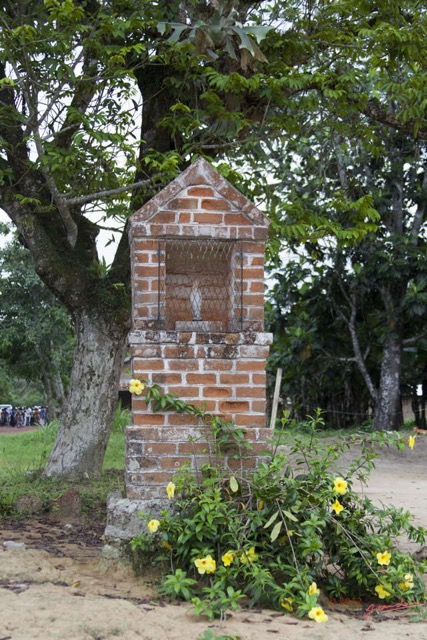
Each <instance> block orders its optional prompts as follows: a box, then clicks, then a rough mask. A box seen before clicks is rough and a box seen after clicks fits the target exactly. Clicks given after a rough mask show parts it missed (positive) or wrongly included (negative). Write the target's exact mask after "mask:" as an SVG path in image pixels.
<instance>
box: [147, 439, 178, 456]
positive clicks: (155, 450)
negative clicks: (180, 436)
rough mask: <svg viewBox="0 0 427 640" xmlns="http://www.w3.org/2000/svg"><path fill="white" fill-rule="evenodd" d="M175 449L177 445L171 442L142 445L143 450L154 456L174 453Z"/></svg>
mask: <svg viewBox="0 0 427 640" xmlns="http://www.w3.org/2000/svg"><path fill="white" fill-rule="evenodd" d="M176 449H177V445H176V444H173V443H172V442H153V443H150V444H145V445H144V452H145V453H148V454H149V455H154V456H161V455H174V454H175V453H176Z"/></svg>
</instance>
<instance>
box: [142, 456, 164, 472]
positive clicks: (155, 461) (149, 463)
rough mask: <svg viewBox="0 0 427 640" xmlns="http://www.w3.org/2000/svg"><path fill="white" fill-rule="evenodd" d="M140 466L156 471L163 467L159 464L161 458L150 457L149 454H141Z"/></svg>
mask: <svg viewBox="0 0 427 640" xmlns="http://www.w3.org/2000/svg"><path fill="white" fill-rule="evenodd" d="M138 466H139V468H140V469H144V470H148V469H150V471H156V470H157V469H159V468H161V467H160V466H159V458H158V457H156V458H150V457H149V456H145V455H144V456H141V457H140V458H139V459H138Z"/></svg>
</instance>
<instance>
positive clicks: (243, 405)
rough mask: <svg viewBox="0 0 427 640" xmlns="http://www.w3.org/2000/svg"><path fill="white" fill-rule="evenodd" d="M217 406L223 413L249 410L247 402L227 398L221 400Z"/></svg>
mask: <svg viewBox="0 0 427 640" xmlns="http://www.w3.org/2000/svg"><path fill="white" fill-rule="evenodd" d="M219 408H220V411H222V412H223V413H240V412H242V411H249V402H242V401H241V402H235V401H233V400H229V401H226V402H221V403H220V405H219Z"/></svg>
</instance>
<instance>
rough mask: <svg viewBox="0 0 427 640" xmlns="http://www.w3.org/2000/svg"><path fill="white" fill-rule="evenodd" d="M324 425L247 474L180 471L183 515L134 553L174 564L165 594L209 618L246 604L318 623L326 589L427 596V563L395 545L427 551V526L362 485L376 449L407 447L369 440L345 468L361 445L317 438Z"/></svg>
mask: <svg viewBox="0 0 427 640" xmlns="http://www.w3.org/2000/svg"><path fill="white" fill-rule="evenodd" d="M318 421H319V416H317V418H315V419H313V421H312V424H311V425H310V429H311V433H310V434H309V438H307V437H305V436H292V441H291V442H290V443H289V444H288V446H287V449H286V455H284V454H281V453H280V449H281V447H278V448H276V451H275V452H274V454H273V455H272V457H271V459H268V460H267V459H266V461H265V462H264V463H261V464H260V465H259V467H258V468H257V470H256V471H252V472H250V473H248V474H247V475H237V474H236V473H235V472H233V473H231V472H229V471H227V469H225V468H224V466H223V465H205V466H204V467H203V468H202V469H201V477H198V478H196V477H195V474H194V471H192V470H190V469H183V470H182V471H181V473H180V474H179V475H178V476H176V478H175V483H172V484H173V485H174V486H173V491H171V488H170V485H168V488H167V489H166V491H167V495H168V497H169V498H170V499H173V500H174V504H175V509H174V511H173V513H170V512H169V511H167V510H165V511H164V512H162V514H161V515H160V516H159V525H158V526H157V524H156V527H155V530H154V527H153V525H152V524H151V526H150V522H149V523H148V529H147V533H146V534H142V535H141V536H138V537H137V538H135V539H134V540H133V541H132V548H133V550H134V551H138V550H142V551H144V553H145V554H146V553H147V549H150V553H151V554H153V555H155V556H156V557H157V558H158V559H163V560H167V561H168V563H169V565H170V566H171V567H172V573H170V574H169V575H168V576H167V577H166V579H165V580H164V582H163V586H162V591H163V593H164V594H166V595H168V596H173V597H178V598H182V599H184V600H189V601H191V602H192V603H193V605H194V609H195V611H196V613H198V614H203V615H205V616H207V617H208V618H209V619H212V618H214V617H216V616H221V615H223V614H224V612H225V611H226V610H227V609H228V610H230V609H231V610H234V609H237V608H238V607H239V606H240V604H241V603H242V602H245V603H246V604H247V605H248V606H255V605H256V606H268V607H272V608H275V609H279V610H282V611H283V612H285V611H290V612H293V613H294V614H296V615H298V616H308V617H309V618H310V619H312V620H314V621H316V622H318V623H322V622H326V621H327V619H328V617H327V615H326V613H325V612H324V610H323V608H322V607H321V606H320V604H319V595H320V593H321V591H322V592H323V593H325V594H326V595H327V596H329V597H331V598H335V599H336V598H349V597H351V598H359V599H361V598H364V599H366V600H368V601H369V600H375V599H377V598H380V599H381V600H387V601H390V602H392V601H407V602H423V601H424V600H425V589H424V584H423V581H422V573H423V572H424V570H425V568H426V566H425V564H423V563H419V562H416V561H415V560H414V559H413V558H412V557H411V556H410V555H408V554H405V553H403V552H401V551H399V550H398V548H397V546H396V538H397V536H401V535H403V534H405V535H406V536H407V538H409V539H410V540H415V541H416V542H418V543H420V544H422V543H423V542H424V541H425V538H426V535H427V531H426V530H425V529H424V528H422V527H416V526H413V525H412V524H411V516H410V514H409V513H408V512H406V511H404V510H403V509H398V508H395V507H381V508H378V507H376V506H375V505H374V504H373V503H372V502H371V501H370V500H368V499H367V498H366V497H363V496H360V495H358V494H357V493H356V492H355V491H354V490H353V485H354V482H355V481H356V480H357V479H362V480H363V479H366V477H367V474H368V473H369V471H370V470H371V469H372V467H373V460H374V458H375V457H376V453H375V451H374V445H376V444H387V445H390V444H393V443H394V444H395V445H397V446H398V447H399V448H402V447H404V446H406V443H405V441H403V439H402V438H400V437H399V436H393V435H389V434H379V435H377V436H375V437H372V438H371V439H370V440H369V441H368V440H366V439H362V440H361V441H360V442H359V444H360V447H361V453H360V457H359V458H358V459H357V460H355V461H354V462H352V463H351V464H349V465H347V467H346V469H345V471H344V469H343V468H339V467H338V465H339V458H340V456H341V455H342V454H343V452H344V451H345V450H346V449H347V448H349V447H350V446H351V444H352V443H351V442H349V440H348V439H346V440H343V441H341V442H340V443H338V444H337V443H333V444H330V443H327V442H324V441H322V440H320V439H318V438H316V437H315V434H314V431H315V426H316V423H317V422H318ZM410 444H411V443H410ZM278 451H279V452H278ZM166 491H165V493H166ZM152 522H153V521H151V523H152ZM154 522H156V523H157V521H154Z"/></svg>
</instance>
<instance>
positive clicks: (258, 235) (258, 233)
mask: <svg viewBox="0 0 427 640" xmlns="http://www.w3.org/2000/svg"><path fill="white" fill-rule="evenodd" d="M253 231H254V239H255V240H268V229H266V228H264V227H255V228H254V230H253Z"/></svg>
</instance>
